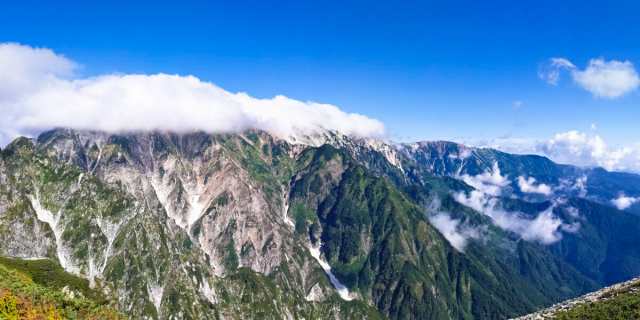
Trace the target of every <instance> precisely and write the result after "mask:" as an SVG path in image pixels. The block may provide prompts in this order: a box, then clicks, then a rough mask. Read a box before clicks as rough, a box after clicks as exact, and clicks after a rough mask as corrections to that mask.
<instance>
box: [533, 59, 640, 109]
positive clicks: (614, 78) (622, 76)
mask: <svg viewBox="0 0 640 320" xmlns="http://www.w3.org/2000/svg"><path fill="white" fill-rule="evenodd" d="M562 71H567V72H568V73H569V74H570V75H571V78H572V79H573V81H574V82H575V83H576V84H577V85H579V86H580V87H582V88H583V89H585V90H587V91H589V92H591V94H593V95H594V96H595V97H598V98H607V99H614V98H618V97H621V96H623V95H625V94H627V93H629V92H631V91H634V90H635V89H637V88H638V86H640V78H639V77H638V73H637V72H636V70H635V68H634V66H633V64H632V63H631V62H630V61H617V60H610V61H606V60H604V59H602V58H598V59H591V60H590V61H589V64H588V65H587V67H586V68H585V69H583V70H580V69H579V68H578V67H576V66H575V65H574V64H573V63H572V62H571V61H569V60H568V59H566V58H552V59H550V60H549V62H548V63H547V64H545V65H544V66H543V67H542V68H541V70H540V71H539V73H538V74H539V76H540V78H541V79H543V80H544V81H546V82H547V83H549V84H551V85H557V84H558V81H559V79H560V74H561V72H562Z"/></svg>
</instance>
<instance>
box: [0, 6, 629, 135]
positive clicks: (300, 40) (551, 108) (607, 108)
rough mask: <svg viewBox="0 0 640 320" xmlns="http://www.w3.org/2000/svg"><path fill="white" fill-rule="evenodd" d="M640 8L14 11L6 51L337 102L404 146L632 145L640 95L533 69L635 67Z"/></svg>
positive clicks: (4, 27)
mask: <svg viewBox="0 0 640 320" xmlns="http://www.w3.org/2000/svg"><path fill="white" fill-rule="evenodd" d="M637 12H640V3H637V1H606V2H605V1H600V2H595V1H594V2H585V1H564V2H562V3H558V1H537V2H536V5H535V6H534V5H531V4H529V3H524V2H518V1H491V3H487V1H437V2H436V1H423V2H412V1H406V2H403V3H401V4H399V3H391V2H384V3H382V2H377V3H371V2H364V1H362V2H344V1H324V2H322V3H311V2H310V1H309V2H305V1H290V2H289V1H273V2H266V1H255V2H253V1H229V2H228V3H222V2H191V1H180V2H174V3H172V4H168V3H160V2H157V1H156V2H147V3H145V2H137V3H136V4H133V5H132V4H129V3H127V2H118V1H110V2H108V4H107V2H105V3H104V4H87V3H85V2H80V1H78V2H73V1H65V2H64V3H59V2H40V1H21V2H18V1H13V2H11V3H4V4H3V8H2V10H0V42H18V43H22V44H26V45H30V46H34V47H46V48H50V49H52V50H54V51H55V52H56V53H60V54H63V55H65V56H66V57H68V58H70V59H72V60H74V61H76V62H78V63H80V64H81V66H82V69H81V71H80V72H81V73H83V75H85V76H92V75H99V74H104V73H112V72H121V73H146V74H150V73H156V72H165V73H170V74H174V73H175V74H181V75H196V76H197V77H199V78H200V79H203V80H205V81H210V82H213V83H215V84H217V85H219V86H220V87H222V88H224V89H226V90H229V91H232V92H237V91H244V92H247V93H249V94H251V95H252V96H255V97H264V98H268V97H273V96H275V95H277V94H283V95H286V96H288V97H291V98H294V99H298V100H303V101H307V100H311V101H318V102H323V103H330V104H333V105H337V106H340V107H341V108H342V109H343V110H346V111H349V112H357V113H362V114H365V115H367V116H369V117H372V118H376V119H379V120H381V121H382V122H384V124H385V126H386V128H387V131H388V132H389V133H390V135H391V136H392V137H393V138H394V139H396V140H419V139H455V140H474V139H476V140H477V139H487V140H488V139H493V138H513V137H522V138H529V139H541V140H542V139H549V138H550V137H552V136H553V135H554V134H556V133H559V132H566V131H569V130H579V131H581V132H591V133H593V132H594V131H597V134H598V135H600V136H602V137H603V138H606V140H607V142H608V143H609V144H611V145H629V144H635V143H637V142H638V141H639V140H640V135H639V133H640V132H639V131H638V126H637V119H640V106H639V105H638V101H639V99H638V98H639V96H638V92H637V91H635V90H631V91H630V92H628V93H626V94H624V95H622V96H620V97H617V98H615V99H606V98H598V97H594V95H593V94H592V93H590V92H588V91H587V90H584V89H583V88H581V87H580V86H579V85H578V84H576V83H575V82H574V81H572V80H571V77H570V75H569V74H568V72H563V73H562V74H561V79H560V81H559V82H558V84H557V85H556V86H553V85H549V84H548V83H547V82H545V81H543V80H541V79H540V77H539V76H538V71H539V70H540V68H541V66H542V65H545V64H547V63H548V61H549V59H550V58H552V57H563V58H566V59H568V60H570V61H571V62H572V63H574V64H575V65H576V66H577V68H579V69H584V68H585V66H586V65H587V64H588V63H589V60H590V59H595V58H603V59H605V60H606V61H609V60H617V61H630V62H631V63H633V64H640V46H638V35H639V34H640V22H639V21H638V19H637ZM516 101H520V103H521V106H520V107H518V108H516V107H514V103H516ZM592 123H595V124H597V130H592V129H591V128H590V127H591V124H592ZM591 133H590V134H591Z"/></svg>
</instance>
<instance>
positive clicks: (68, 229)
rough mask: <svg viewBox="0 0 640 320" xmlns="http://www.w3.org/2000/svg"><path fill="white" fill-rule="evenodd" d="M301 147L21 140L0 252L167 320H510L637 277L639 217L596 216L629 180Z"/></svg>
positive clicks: (4, 178)
mask: <svg viewBox="0 0 640 320" xmlns="http://www.w3.org/2000/svg"><path fill="white" fill-rule="evenodd" d="M304 142H305V143H292V142H287V141H284V140H281V139H278V138H276V137H274V136H271V135H269V134H266V133H264V132H259V131H247V132H244V133H242V134H213V135H212V134H205V133H190V134H171V133H158V132H146V133H131V134H108V133H103V132H88V131H74V130H66V129H58V130H53V131H49V132H46V133H43V134H42V135H40V136H39V137H38V138H37V139H36V140H30V139H27V138H19V139H17V140H15V141H14V142H13V143H11V144H10V145H8V146H7V147H6V148H4V149H3V150H2V151H1V152H0V153H1V157H0V240H1V241H0V255H5V256H13V257H21V258H43V257H48V258H51V259H54V260H57V261H58V262H59V263H60V265H61V266H62V267H63V268H64V269H65V270H66V271H67V272H70V273H73V274H75V275H77V276H80V277H82V278H84V279H87V280H88V281H89V282H90V285H91V286H92V287H94V288H100V290H101V291H103V292H104V293H105V294H106V295H108V296H112V297H114V299H115V300H116V301H115V302H116V305H117V307H118V309H119V310H121V311H122V312H123V313H125V314H127V315H130V316H131V317H133V318H159V319H170V318H175V319H217V318H278V319H280V318H292V319H293V318H296V319H298V318H300V319H301V318H305V319H310V318H343V319H346V318H363V317H364V318H374V319H375V318H382V317H387V318H392V319H408V318H414V319H449V318H459V319H471V318H486V319H489V318H492V319H493V318H507V317H510V316H516V315H518V314H525V313H528V312H531V311H533V310H535V309H536V308H538V307H540V306H544V305H550V304H552V303H553V302H556V301H559V300H562V299H566V298H569V297H573V296H577V295H579V294H581V293H584V292H587V291H591V290H594V289H595V288H597V287H600V286H603V285H606V284H609V283H612V282H613V281H617V280H619V279H621V280H624V279H626V278H629V277H632V276H635V275H637V274H638V273H640V252H638V250H637V249H636V247H635V246H631V245H630V244H632V243H638V241H640V238H638V237H639V235H637V232H634V231H633V230H637V228H640V218H638V217H637V216H636V215H634V214H632V213H630V212H625V211H620V210H617V209H615V208H612V207H611V206H610V205H607V201H609V200H608V199H609V198H610V197H612V195H613V194H614V193H613V192H614V191H612V190H613V189H614V188H618V190H617V191H616V192H625V194H628V195H632V196H633V195H635V194H636V193H638V192H640V178H639V177H638V176H635V175H622V176H621V175H620V174H613V173H607V172H601V171H598V170H595V169H580V168H575V167H570V166H561V165H557V164H555V163H553V162H551V161H549V160H547V159H545V158H541V157H534V156H514V155H508V154H503V153H500V152H497V151H494V150H488V149H473V148H467V147H464V146H461V145H457V144H451V143H444V142H438V143H420V144H413V145H391V144H387V143H384V142H380V141H375V140H367V139H355V138H349V137H346V136H343V135H340V134H337V133H329V132H327V133H326V134H324V135H322V136H319V137H309V138H308V139H306V140H305V141H304ZM585 176H586V177H587V178H584V177H585ZM521 177H522V178H521ZM522 179H524V181H525V184H522V183H519V182H521V181H520V180H522ZM531 179H534V180H531ZM541 184H544V185H547V186H548V188H549V192H543V193H535V192H533V193H532V192H530V191H531V188H534V190H538V191H540V190H542V191H546V190H547V189H544V188H543V189H540V185H541ZM603 184H604V185H607V187H606V188H605V187H603V186H602V185H603ZM527 186H528V188H529V189H527ZM535 188H537V189H535ZM605 189H606V190H607V191H606V192H605V191H602V190H605ZM472 200H473V201H472ZM504 221H508V222H511V224H505V223H504ZM540 227H544V228H540ZM545 228H546V229H545ZM537 229H542V231H541V232H544V233H542V234H538V233H531V232H528V230H537ZM612 230H613V231H614V232H611V231H612Z"/></svg>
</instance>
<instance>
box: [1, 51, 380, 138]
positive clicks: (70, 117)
mask: <svg viewBox="0 0 640 320" xmlns="http://www.w3.org/2000/svg"><path fill="white" fill-rule="evenodd" d="M75 68H76V64H75V63H74V62H73V61H71V60H69V59H67V58H65V57H62V56H60V55H57V54H55V53H54V52H52V51H51V50H48V49H34V48H31V47H28V46H22V45H17V44H2V45H0V83H2V86H0V108H1V109H2V111H3V115H2V118H0V138H3V137H4V139H7V138H11V137H13V136H15V135H18V134H25V133H29V132H38V131H41V130H46V129H49V128H52V127H69V128H74V129H93V130H104V131H109V132H120V131H138V130H168V131H175V132H186V131H194V130H203V131H207V132H237V131H242V130H245V129H261V130H265V131H268V132H271V133H273V134H276V135H278V136H281V137H283V138H289V137H291V136H296V135H300V134H303V135H312V134H314V133H318V132H320V131H323V130H335V131H340V132H342V133H344V134H347V135H355V136H363V137H380V136H383V135H384V126H383V124H382V123H381V122H379V121H377V120H375V119H371V118H368V117H366V116H363V115H360V114H355V113H347V112H344V111H342V110H341V109H339V108H338V107H336V106H333V105H329V104H321V103H316V102H303V101H298V100H294V99H290V98H287V97H285V96H276V97H274V98H271V99H257V98H253V97H251V96H249V95H247V94H245V93H231V92H227V91H225V90H223V89H221V88H219V87H217V86H216V85H214V84H212V83H209V82H205V81H202V80H200V79H198V78H196V77H194V76H178V75H168V74H153V75H144V74H130V75H117V74H110V75H102V76H97V77H92V78H77V77H74V74H73V71H74V69H75ZM0 142H7V141H0Z"/></svg>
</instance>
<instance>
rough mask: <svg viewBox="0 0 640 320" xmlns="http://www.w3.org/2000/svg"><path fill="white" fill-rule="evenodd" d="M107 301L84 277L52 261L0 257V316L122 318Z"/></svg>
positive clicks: (8, 317)
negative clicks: (74, 274) (63, 268)
mask: <svg viewBox="0 0 640 320" xmlns="http://www.w3.org/2000/svg"><path fill="white" fill-rule="evenodd" d="M64 288H67V289H64ZM65 291H67V292H73V293H74V294H75V297H72V295H73V294H67V293H65ZM107 304H108V302H107V300H106V299H105V297H104V296H103V295H102V294H101V293H99V292H98V291H95V290H92V289H90V288H89V283H88V281H87V280H84V279H81V278H78V277H76V276H73V275H70V274H68V273H66V272H64V270H62V268H61V267H60V266H59V265H58V264H56V263H55V262H53V261H50V260H46V259H43V260H20V259H10V258H4V257H0V318H1V319H8V320H11V319H121V318H123V317H122V316H121V315H119V314H118V313H117V312H116V311H114V310H113V309H111V308H110V307H109V306H108V305H107Z"/></svg>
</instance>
